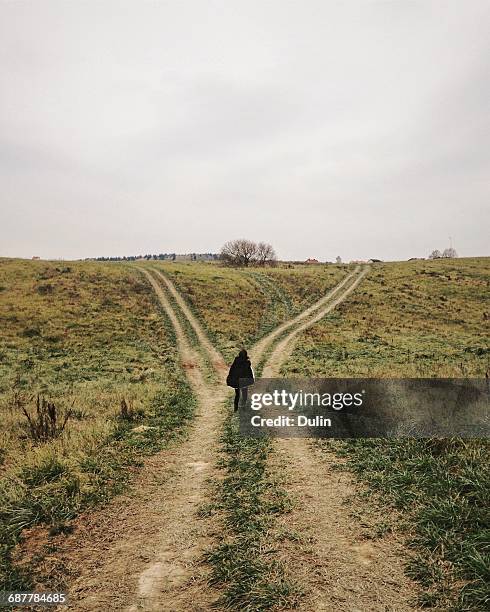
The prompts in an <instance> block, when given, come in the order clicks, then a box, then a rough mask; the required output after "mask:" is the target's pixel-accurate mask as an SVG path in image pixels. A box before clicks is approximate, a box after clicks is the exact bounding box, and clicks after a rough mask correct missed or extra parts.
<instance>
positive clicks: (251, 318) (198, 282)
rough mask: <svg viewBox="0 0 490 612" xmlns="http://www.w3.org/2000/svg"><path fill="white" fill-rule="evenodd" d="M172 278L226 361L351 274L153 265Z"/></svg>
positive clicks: (326, 269) (321, 270)
mask: <svg viewBox="0 0 490 612" xmlns="http://www.w3.org/2000/svg"><path fill="white" fill-rule="evenodd" d="M155 265H156V266H157V267H158V266H159V265H161V269H162V270H164V271H165V273H166V274H167V275H168V276H169V277H170V278H171V279H172V281H173V282H174V283H175V284H176V286H177V287H178V288H179V290H180V291H181V292H182V293H183V295H184V296H185V297H186V298H187V301H188V302H189V304H190V306H191V307H192V309H193V310H194V312H195V313H196V315H197V316H198V317H199V319H200V320H201V322H202V323H203V325H204V326H205V327H206V329H207V330H208V332H209V335H210V336H211V338H212V340H213V342H214V343H215V344H216V346H217V347H218V348H219V350H220V351H221V352H222V353H223V355H224V357H225V359H227V360H228V361H230V360H232V359H233V357H234V356H235V355H236V353H237V352H238V350H239V349H240V348H241V347H242V346H245V347H249V346H250V345H251V344H252V343H253V342H254V341H256V340H257V339H259V338H260V337H262V336H263V335H264V334H266V333H267V332H269V331H270V330H271V329H272V328H274V327H275V326H276V325H278V324H279V323H281V322H282V321H284V320H285V319H287V318H289V317H291V316H293V315H295V314H297V313H298V312H299V311H300V310H302V309H303V308H305V307H306V306H308V305H309V304H311V303H313V302H314V301H316V300H318V299H319V298H320V297H322V296H323V295H325V293H326V292H327V291H328V289H330V288H331V287H333V286H334V285H335V284H337V283H338V282H339V281H340V280H341V279H342V278H343V276H344V275H345V274H346V273H347V269H346V267H343V266H328V267H327V266H316V265H311V266H292V265H291V266H290V267H286V266H280V267H277V268H249V269H247V270H235V269H232V268H223V267H218V266H217V265H211V264H199V263H196V264H185V263H176V264H166V265H165V264H163V265H162V264H155Z"/></svg>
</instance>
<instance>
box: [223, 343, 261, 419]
mask: <svg viewBox="0 0 490 612" xmlns="http://www.w3.org/2000/svg"><path fill="white" fill-rule="evenodd" d="M254 382H255V377H254V371H253V369H252V364H251V363H250V359H249V357H248V355H247V351H246V350H245V349H242V350H241V351H240V352H239V353H238V355H237V357H235V359H234V361H233V363H232V364H231V367H230V371H229V373H228V376H227V378H226V384H227V385H228V386H229V387H233V389H235V402H234V407H235V412H236V411H237V410H238V405H239V403H240V395H241V397H242V405H243V406H244V405H245V404H246V402H247V397H248V387H250V385H253V384H254Z"/></svg>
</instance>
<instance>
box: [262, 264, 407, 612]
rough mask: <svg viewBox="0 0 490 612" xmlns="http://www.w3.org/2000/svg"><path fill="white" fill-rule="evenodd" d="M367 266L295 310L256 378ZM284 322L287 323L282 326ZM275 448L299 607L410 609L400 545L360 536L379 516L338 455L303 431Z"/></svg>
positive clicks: (271, 372) (286, 552)
mask: <svg viewBox="0 0 490 612" xmlns="http://www.w3.org/2000/svg"><path fill="white" fill-rule="evenodd" d="M367 272H368V269H367V268H365V269H364V270H359V269H356V270H355V271H354V272H353V273H352V274H351V275H349V277H347V278H346V279H344V283H342V286H341V287H339V286H337V288H336V289H337V290H336V291H332V292H330V294H329V296H328V298H327V299H325V300H323V304H321V305H320V307H319V308H318V307H317V308H313V309H310V313H309V315H306V316H301V317H300V322H299V325H296V327H294V328H293V329H292V331H291V332H290V333H288V334H287V335H285V336H284V337H283V338H282V339H281V340H280V341H279V342H278V343H277V344H276V346H275V347H274V349H273V351H272V353H271V354H270V356H269V358H268V359H267V361H266V363H265V364H264V368H263V372H262V376H263V377H264V378H266V377H269V378H272V377H275V376H278V375H279V371H280V368H281V365H282V364H283V363H284V362H285V361H286V359H287V358H288V357H289V355H290V354H291V352H292V349H293V346H294V341H295V339H296V338H297V336H298V334H299V333H300V332H301V331H303V330H305V329H307V328H308V327H310V326H311V325H313V324H314V323H316V322H317V321H319V320H320V319H322V318H323V317H324V316H325V315H326V314H327V313H328V312H330V311H331V310H333V309H334V308H335V307H336V306H337V305H338V304H339V303H340V302H342V301H343V300H344V299H345V298H346V297H347V296H348V295H349V294H350V293H351V292H352V291H353V290H354V289H355V288H356V287H357V286H358V284H359V283H360V282H361V281H362V279H363V277H364V276H365V274H366V273H367ZM342 288H344V290H343V291H342V292H341V293H339V290H340V289H342ZM335 296H337V297H335ZM303 314H304V313H303ZM296 322H297V321H296ZM292 325H293V322H290V323H289V325H288V326H287V327H291V326H292ZM273 333H274V332H273ZM275 448H276V451H277V452H276V453H275V454H274V455H273V459H272V462H271V466H270V467H271V469H272V470H280V471H282V472H283V473H285V475H286V482H287V484H286V487H285V488H286V490H287V492H288V494H289V495H290V496H291V498H292V499H293V501H294V509H293V511H292V512H291V513H290V514H288V515H285V516H284V517H282V519H281V520H280V521H279V523H280V524H279V525H278V529H279V530H280V531H283V530H285V531H286V532H290V533H293V534H294V535H295V538H294V540H295V541H294V543H292V542H291V541H288V540H287V539H283V544H282V547H280V548H281V553H280V557H281V558H282V561H283V563H284V565H285V567H286V568H288V572H289V574H290V576H291V578H292V579H295V580H298V581H299V583H300V584H301V586H303V588H305V590H306V596H305V597H304V598H303V600H302V602H301V605H300V610H303V611H305V612H312V611H329V612H334V611H335V612H337V611H342V612H366V611H369V612H371V611H372V612H388V611H390V612H408V611H413V610H415V609H416V608H415V607H413V606H412V605H411V603H410V601H411V600H412V599H413V597H414V593H415V586H414V584H413V583H412V581H410V580H409V579H408V578H407V577H406V576H405V574H404V569H403V564H404V559H406V554H407V551H406V550H403V546H402V544H401V543H400V542H399V541H397V540H396V538H395V537H394V536H393V535H386V536H384V537H380V538H378V539H376V540H372V539H369V538H368V537H367V536H368V533H369V530H367V529H366V527H367V525H366V522H367V523H369V521H370V520H373V523H374V526H375V525H376V523H377V521H378V520H379V516H375V517H374V518H372V517H371V518H370V517H369V516H368V513H367V510H366V509H365V508H364V507H363V503H362V498H361V497H360V495H359V493H360V486H359V485H357V484H356V483H355V482H354V480H353V479H352V477H351V476H350V475H349V474H348V473H347V472H342V471H339V470H338V469H337V468H338V467H339V462H340V460H339V458H338V457H337V456H336V455H335V454H334V453H333V452H331V453H327V452H325V450H324V449H323V450H321V449H319V448H317V447H316V446H315V445H314V444H313V443H312V442H311V441H309V440H307V439H304V438H294V439H277V440H276V444H275ZM354 515H355V516H356V517H357V518H353V517H354ZM359 516H362V521H363V522H361V520H360V519H359V518H358V517H359Z"/></svg>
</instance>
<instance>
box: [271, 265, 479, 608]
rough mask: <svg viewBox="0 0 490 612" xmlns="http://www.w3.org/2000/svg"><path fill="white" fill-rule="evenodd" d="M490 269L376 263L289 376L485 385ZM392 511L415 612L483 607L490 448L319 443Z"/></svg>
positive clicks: (310, 333) (305, 343)
mask: <svg viewBox="0 0 490 612" xmlns="http://www.w3.org/2000/svg"><path fill="white" fill-rule="evenodd" d="M489 284H490V260H489V259H488V258H479V259H459V260H447V261H434V262H430V261H418V262H413V263H412V262H407V263H394V264H382V265H376V266H373V267H372V270H371V271H370V274H369V276H368V277H367V278H366V279H365V280H364V281H363V282H362V284H361V285H360V286H359V288H358V289H357V290H356V291H355V292H354V293H353V294H352V295H351V296H350V297H349V298H348V299H347V300H346V301H345V302H344V303H343V304H342V305H341V306H340V307H338V308H337V309H336V310H335V311H334V312H332V313H331V314H330V315H328V316H327V317H326V318H325V319H323V320H322V321H320V322H319V323H318V324H316V325H314V326H313V327H311V328H310V329H308V330H306V331H305V332H303V333H302V334H301V335H300V338H299V339H298V344H297V346H296V348H295V350H294V351H293V353H292V355H291V357H290V359H289V360H288V362H287V363H286V364H285V365H284V367H283V369H282V374H283V375H285V376H307V377H308V376H310V377H356V376H359V377H360V376H368V377H380V378H386V377H395V378H398V377H436V376H440V377H445V376H447V377H464V376H474V377H483V376H484V373H485V372H486V371H487V370H488V366H489V362H488V359H489V357H488V355H489V352H490V351H489V345H488V333H487V329H488V328H487V326H488V321H486V320H485V317H484V313H485V312H488V301H487V297H486V296H487V294H488V287H489ZM322 444H323V445H325V447H326V448H328V449H331V448H332V447H333V448H335V449H336V450H337V451H338V452H340V453H341V454H343V455H345V456H346V457H347V459H348V462H347V466H348V467H349V468H350V469H352V470H353V471H354V472H355V473H356V474H357V475H358V477H359V478H360V479H362V480H365V481H366V482H368V483H369V485H370V490H371V491H375V492H376V493H377V494H378V495H380V496H381V499H382V500H384V501H385V503H386V504H387V505H388V506H394V507H396V508H397V509H398V510H399V511H400V513H401V517H402V522H403V525H402V526H401V527H402V528H404V529H406V532H407V534H408V540H409V543H410V545H411V546H413V547H414V549H415V551H416V557H415V560H414V561H413V562H412V563H411V564H410V566H409V567H408V569H407V571H408V573H409V574H410V575H411V576H413V577H414V578H416V579H417V580H418V581H419V582H420V584H421V585H422V587H423V595H422V597H421V601H420V603H421V605H424V606H426V607H437V608H438V609H444V610H452V609H454V610H484V609H487V608H488V607H489V606H490V590H489V585H490V581H489V570H490V557H489V553H490V533H489V524H490V514H489V511H488V509H489V508H490V482H489V476H488V473H489V472H488V458H489V456H490V455H489V451H490V443H489V442H488V440H466V441H463V440H460V439H459V440H458V439H455V440H442V441H441V440H425V441H424V440H411V439H402V440H354V441H351V442H345V443H344V442H337V443H332V442H328V441H326V442H323V443H322Z"/></svg>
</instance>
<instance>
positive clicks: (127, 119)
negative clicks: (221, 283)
mask: <svg viewBox="0 0 490 612" xmlns="http://www.w3.org/2000/svg"><path fill="white" fill-rule="evenodd" d="M489 23H490V2H489V1H488V0H483V1H477V0H468V1H467V2H463V1H462V0H454V1H452V2H451V1H447V0H444V1H442V0H441V1H439V2H433V1H430V0H420V1H415V2H413V1H409V0H406V1H393V2H390V1H368V0H365V1H362V0H358V1H350V2H349V1H348V0H343V1H339V2H333V1H330V2H329V1H327V0H320V1H318V2H317V1H312V0H306V1H305V0H302V1H301V2H300V1H299V0H298V1H296V2H288V1H285V0H277V1H267V0H260V1H257V2H255V1H252V0H243V1H240V2H236V1H232V0H231V1H230V0H222V1H220V2H209V1H205V0H197V1H194V2H190V1H185V0H184V1H183V0H174V1H167V2H144V1H142V0H134V1H132V2H123V1H121V0H117V1H115V2H104V1H97V2H86V1H83V2H82V1H81V0H80V1H75V0H72V1H70V2H68V1H67V2H54V1H50V0H42V1H38V0H34V1H31V2H21V1H15V2H9V1H5V0H3V1H1V2H0V183H1V209H0V256H21V257H31V256H32V255H39V256H41V257H45V258H57V257H62V258H67V259H69V258H79V257H90V256H98V255H125V254H126V255H129V254H138V253H146V252H152V253H153V252H157V253H159V252H178V253H181V252H190V251H196V252H208V251H212V252H215V251H217V250H219V248H220V246H221V245H222V243H223V242H224V241H226V240H228V239H232V238H241V237H246V238H250V239H255V240H265V241H268V242H271V243H272V244H273V246H274V247H275V248H276V251H277V253H278V255H279V256H280V257H281V258H284V259H304V258H306V257H317V258H318V259H321V260H332V259H333V258H335V256H336V255H341V256H342V258H343V259H347V260H348V259H353V258H368V257H378V258H381V259H404V258H408V257H411V256H425V255H427V254H428V253H429V252H430V251H431V250H432V249H434V248H439V249H441V250H442V249H443V248H445V247H446V246H448V242H449V238H448V237H449V236H453V237H454V241H455V246H456V248H457V250H458V251H459V253H460V255H464V256H470V255H489V254H490V253H489V251H490V249H489V242H488V235H489V232H488V230H489V227H490V213H489V211H490V201H489V195H490V183H489V177H490V173H489V170H490V168H489V166H490V163H489V162H490V141H489V101H490V69H489V68H490V66H489V64H490V62H489V58H490V37H489V35H488V33H489Z"/></svg>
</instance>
